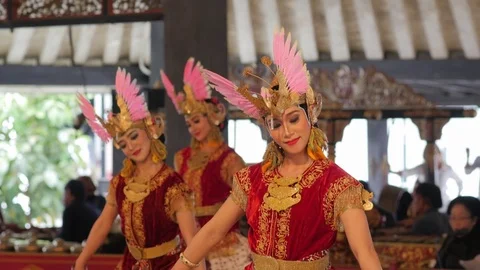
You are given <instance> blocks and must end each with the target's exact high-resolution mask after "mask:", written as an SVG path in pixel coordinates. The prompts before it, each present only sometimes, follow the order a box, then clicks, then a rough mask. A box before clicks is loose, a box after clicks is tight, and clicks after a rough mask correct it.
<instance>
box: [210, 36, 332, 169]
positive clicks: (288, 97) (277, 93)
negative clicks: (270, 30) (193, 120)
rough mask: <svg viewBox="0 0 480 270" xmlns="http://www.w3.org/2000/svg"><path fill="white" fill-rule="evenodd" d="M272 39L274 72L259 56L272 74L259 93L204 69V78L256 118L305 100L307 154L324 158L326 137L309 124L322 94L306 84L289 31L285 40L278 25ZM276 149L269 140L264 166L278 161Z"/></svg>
mask: <svg viewBox="0 0 480 270" xmlns="http://www.w3.org/2000/svg"><path fill="white" fill-rule="evenodd" d="M273 42H274V44H273V63H275V66H276V72H274V71H273V70H272V69H271V68H270V66H271V65H272V60H271V59H270V58H268V57H263V58H262V64H264V65H265V66H267V68H269V69H270V70H271V71H272V73H273V75H274V76H273V79H272V81H271V82H270V83H268V82H267V84H268V87H262V89H261V93H260V95H257V94H252V93H251V92H250V91H248V87H247V86H242V87H237V86H236V85H235V84H234V83H233V82H231V81H229V80H227V79H225V78H223V77H222V76H220V75H218V74H216V73H214V72H211V71H209V70H205V73H206V75H207V77H208V80H209V81H210V83H211V84H212V86H213V87H214V88H215V89H216V90H217V91H218V92H220V93H221V94H222V95H224V96H225V98H226V100H228V101H229V102H230V103H231V104H232V105H234V106H237V107H238V108H239V109H241V110H242V111H243V112H245V113H246V114H247V115H249V116H251V117H253V118H256V119H259V120H260V119H261V120H264V119H265V117H266V116H268V115H274V116H279V115H282V114H283V112H284V111H285V110H286V109H287V108H290V107H292V106H300V105H302V104H305V105H306V108H307V114H308V118H309V120H310V123H311V124H312V131H311V134H310V139H309V143H308V154H309V156H310V157H311V158H312V159H324V158H326V157H325V155H324V153H323V151H325V150H326V148H327V139H326V137H325V135H324V134H323V132H322V131H321V130H320V129H318V128H316V127H313V125H315V124H316V123H317V120H318V115H319V114H320V111H321V108H322V98H321V96H320V94H315V93H314V91H313V89H312V87H311V86H310V74H309V72H308V70H307V67H306V65H305V63H304V62H303V60H302V58H301V56H300V54H299V52H297V45H296V43H295V44H293V46H290V45H291V36H290V34H288V36H287V39H286V40H285V32H284V30H283V29H282V30H281V31H280V32H278V33H276V34H275V36H274V40H273ZM244 73H245V75H249V76H254V77H257V78H259V79H261V80H263V79H262V78H260V77H258V76H256V75H255V74H253V73H252V72H251V69H246V70H245V71H244ZM263 81H264V80H263ZM280 152H281V151H280V149H278V147H277V146H276V145H275V143H274V142H272V143H270V144H269V146H268V149H267V152H266V153H265V156H264V160H265V169H266V168H272V167H276V166H278V165H279V164H280V163H281V161H282V158H283V155H282V154H281V153H280Z"/></svg>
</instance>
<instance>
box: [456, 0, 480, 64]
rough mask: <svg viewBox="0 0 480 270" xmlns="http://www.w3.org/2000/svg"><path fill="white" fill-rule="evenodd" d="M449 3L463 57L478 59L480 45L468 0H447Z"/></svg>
mask: <svg viewBox="0 0 480 270" xmlns="http://www.w3.org/2000/svg"><path fill="white" fill-rule="evenodd" d="M449 3H450V9H451V10H452V13H453V19H454V21H455V25H456V27H457V33H458V36H459V38H460V43H461V44H462V48H463V52H464V53H465V57H467V58H468V59H479V58H480V46H479V45H478V35H477V32H476V31H475V26H474V22H473V18H472V11H471V7H470V4H469V2H468V0H449Z"/></svg>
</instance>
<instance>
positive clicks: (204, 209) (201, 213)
mask: <svg viewBox="0 0 480 270" xmlns="http://www.w3.org/2000/svg"><path fill="white" fill-rule="evenodd" d="M222 205H223V203H217V204H212V205H207V206H198V207H195V216H196V217H206V216H213V215H215V214H216V213H217V211H218V209H220V207H222Z"/></svg>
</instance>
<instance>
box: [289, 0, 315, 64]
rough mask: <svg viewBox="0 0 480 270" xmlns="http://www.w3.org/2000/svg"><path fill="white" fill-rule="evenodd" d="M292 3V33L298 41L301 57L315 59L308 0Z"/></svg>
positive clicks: (306, 59)
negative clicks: (293, 21)
mask: <svg viewBox="0 0 480 270" xmlns="http://www.w3.org/2000/svg"><path fill="white" fill-rule="evenodd" d="M294 4H295V6H294V10H293V13H294V14H295V31H292V32H293V33H292V35H293V37H295V38H296V39H297V41H298V47H299V49H300V51H301V53H302V57H303V59H304V60H305V61H317V60H318V48H317V41H316V39H315V30H314V25H313V18H312V7H311V5H310V0H296V1H294Z"/></svg>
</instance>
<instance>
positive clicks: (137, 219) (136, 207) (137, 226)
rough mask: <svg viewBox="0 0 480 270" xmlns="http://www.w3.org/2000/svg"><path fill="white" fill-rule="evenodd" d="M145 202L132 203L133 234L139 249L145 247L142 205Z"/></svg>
mask: <svg viewBox="0 0 480 270" xmlns="http://www.w3.org/2000/svg"><path fill="white" fill-rule="evenodd" d="M144 202H145V201H144V200H141V201H139V202H136V203H133V217H132V219H133V222H132V223H133V227H132V229H133V234H134V235H135V238H136V239H137V244H138V246H139V247H144V246H145V238H146V237H145V226H144V224H143V221H144V219H143V203H144Z"/></svg>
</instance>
